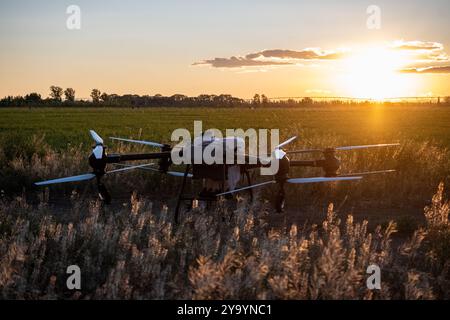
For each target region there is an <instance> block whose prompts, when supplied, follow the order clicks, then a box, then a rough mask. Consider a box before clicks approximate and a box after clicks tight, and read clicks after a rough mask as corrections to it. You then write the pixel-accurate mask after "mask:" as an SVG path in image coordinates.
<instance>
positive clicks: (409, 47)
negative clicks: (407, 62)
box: [391, 40, 449, 61]
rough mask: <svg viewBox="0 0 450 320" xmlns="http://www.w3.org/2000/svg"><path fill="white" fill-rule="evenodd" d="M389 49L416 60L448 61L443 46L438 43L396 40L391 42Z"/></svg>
mask: <svg viewBox="0 0 450 320" xmlns="http://www.w3.org/2000/svg"><path fill="white" fill-rule="evenodd" d="M391 47H392V48H393V49H396V50H403V51H405V52H409V53H410V54H411V56H412V57H413V58H414V59H416V60H431V61H447V60H449V57H448V55H447V53H446V52H445V51H444V45H443V44H442V43H439V42H427V41H418V40H415V41H403V40H397V41H394V42H393V44H392V46H391Z"/></svg>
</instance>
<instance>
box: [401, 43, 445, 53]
mask: <svg viewBox="0 0 450 320" xmlns="http://www.w3.org/2000/svg"><path fill="white" fill-rule="evenodd" d="M393 48H395V49H399V50H427V51H429V50H443V49H444V45H443V44H442V43H439V42H426V41H418V40H416V41H403V40H398V41H394V43H393Z"/></svg>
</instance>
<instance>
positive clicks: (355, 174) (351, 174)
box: [339, 169, 396, 177]
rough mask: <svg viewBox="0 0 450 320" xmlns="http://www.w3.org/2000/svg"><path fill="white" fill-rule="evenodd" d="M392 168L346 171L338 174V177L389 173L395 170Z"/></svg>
mask: <svg viewBox="0 0 450 320" xmlns="http://www.w3.org/2000/svg"><path fill="white" fill-rule="evenodd" d="M395 171H396V170H394V169H389V170H378V171H368V172H358V173H347V174H340V175H339V176H340V177H352V176H365V175H371V174H379V173H390V172H395Z"/></svg>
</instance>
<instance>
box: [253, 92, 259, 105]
mask: <svg viewBox="0 0 450 320" xmlns="http://www.w3.org/2000/svg"><path fill="white" fill-rule="evenodd" d="M260 103H261V98H260V96H259V94H257V93H256V94H255V95H254V96H253V104H260Z"/></svg>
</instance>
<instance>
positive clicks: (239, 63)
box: [193, 57, 292, 68]
mask: <svg viewBox="0 0 450 320" xmlns="http://www.w3.org/2000/svg"><path fill="white" fill-rule="evenodd" d="M203 64H206V65H211V66H212V67H214V68H240V67H253V66H270V65H286V64H292V63H291V62H289V61H261V60H254V59H248V58H247V57H245V58H243V57H231V58H214V59H211V60H203V61H200V62H195V63H193V65H194V66H197V65H203Z"/></svg>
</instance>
